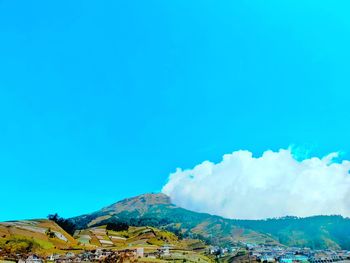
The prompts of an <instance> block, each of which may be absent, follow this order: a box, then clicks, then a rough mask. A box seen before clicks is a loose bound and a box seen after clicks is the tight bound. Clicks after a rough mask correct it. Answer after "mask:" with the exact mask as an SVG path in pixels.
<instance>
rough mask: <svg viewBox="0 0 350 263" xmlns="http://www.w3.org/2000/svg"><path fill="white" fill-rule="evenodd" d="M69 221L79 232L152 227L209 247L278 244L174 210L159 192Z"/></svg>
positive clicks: (215, 220)
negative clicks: (120, 224) (112, 227)
mask: <svg viewBox="0 0 350 263" xmlns="http://www.w3.org/2000/svg"><path fill="white" fill-rule="evenodd" d="M71 220H72V221H73V222H74V223H75V224H76V225H77V226H78V228H80V229H84V228H87V227H92V226H98V225H105V224H107V223H110V222H126V223H128V224H130V225H134V226H147V225H148V226H155V227H160V228H163V229H166V230H169V231H172V232H174V233H176V234H177V235H179V236H182V237H190V238H200V239H202V240H205V241H207V242H208V243H212V244H232V243H235V242H238V241H244V242H254V243H277V242H276V241H275V240H274V239H273V238H271V237H270V236H269V235H266V234H264V233H260V232H256V231H254V230H252V229H249V228H246V227H241V226H239V225H237V224H234V223H233V221H232V220H229V219H225V218H222V217H219V216H213V215H210V214H206V213H197V212H193V211H189V210H186V209H184V208H181V207H177V206H176V205H174V204H172V203H171V200H170V198H169V197H168V196H166V195H164V194H161V193H158V194H144V195H140V196H137V197H133V198H128V199H125V200H122V201H120V202H117V203H115V204H112V205H110V206H107V207H105V208H102V209H101V210H99V211H96V212H94V213H91V214H87V215H83V216H79V217H75V218H72V219H71Z"/></svg>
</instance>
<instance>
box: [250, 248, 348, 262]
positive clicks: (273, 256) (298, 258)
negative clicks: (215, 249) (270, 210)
mask: <svg viewBox="0 0 350 263" xmlns="http://www.w3.org/2000/svg"><path fill="white" fill-rule="evenodd" d="M246 248H247V250H248V253H249V257H250V258H251V259H252V260H256V261H258V262H263V263H273V262H279V263H332V262H342V261H347V260H350V251H346V250H340V251H334V250H312V249H310V248H297V247H282V246H267V245H253V244H246ZM349 262H350V261H349Z"/></svg>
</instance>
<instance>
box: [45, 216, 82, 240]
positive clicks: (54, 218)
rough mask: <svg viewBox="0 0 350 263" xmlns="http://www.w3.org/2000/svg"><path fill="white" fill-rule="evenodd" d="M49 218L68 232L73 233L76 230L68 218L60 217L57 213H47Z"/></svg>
mask: <svg viewBox="0 0 350 263" xmlns="http://www.w3.org/2000/svg"><path fill="white" fill-rule="evenodd" d="M47 218H48V219H49V220H52V221H54V222H55V223H56V224H57V225H59V226H60V227H62V228H63V230H65V231H66V232H67V233H68V234H70V235H73V234H74V232H75V230H76V225H75V224H74V223H73V222H72V221H71V220H69V219H64V218H63V217H60V216H59V215H58V214H57V213H56V214H53V215H48V216H47Z"/></svg>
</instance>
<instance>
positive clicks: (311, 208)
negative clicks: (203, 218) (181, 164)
mask: <svg viewBox="0 0 350 263" xmlns="http://www.w3.org/2000/svg"><path fill="white" fill-rule="evenodd" d="M337 156H338V154H337V153H331V154H329V155H327V156H325V157H323V158H317V157H313V158H309V159H305V160H302V161H299V160H297V159H296V158H295V157H294V156H293V154H292V151H291V149H281V150H279V151H278V152H273V151H266V152H264V153H263V155H262V156H261V157H258V158H255V157H253V155H252V153H251V152H249V151H235V152H233V153H231V154H226V155H224V156H223V159H222V161H221V162H219V163H217V164H215V163H212V162H209V161H205V162H203V163H201V164H199V165H197V166H195V167H194V168H193V169H189V170H182V169H179V168H178V169H177V170H176V172H175V173H173V174H171V175H170V177H169V181H168V183H167V184H166V185H165V186H164V187H163V189H162V192H163V193H165V194H167V195H169V196H170V197H171V199H172V201H173V203H175V204H176V205H178V206H181V207H184V208H187V209H190V210H194V211H198V212H207V213H211V214H216V215H220V216H224V217H227V218H239V219H261V218H270V217H281V216H286V215H293V216H300V217H305V216H311V215H321V214H322V215H329V214H341V215H344V216H350V174H349V170H350V162H349V161H342V162H341V163H335V162H333V160H334V158H336V157H337Z"/></svg>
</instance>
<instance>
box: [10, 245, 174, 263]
mask: <svg viewBox="0 0 350 263" xmlns="http://www.w3.org/2000/svg"><path fill="white" fill-rule="evenodd" d="M170 254H171V253H170V246H167V245H166V246H163V247H160V248H159V249H157V250H154V251H147V252H146V251H144V248H143V247H138V248H130V249H124V250H109V249H96V250H90V251H84V252H80V253H73V252H68V253H66V254H52V255H50V256H48V257H46V258H43V257H40V256H38V255H35V254H30V255H20V254H18V255H12V256H11V258H7V261H9V262H11V260H13V262H18V263H44V262H55V263H72V262H117V260H118V259H129V260H130V259H137V258H143V257H147V258H160V257H167V256H170ZM118 262H119V261H118Z"/></svg>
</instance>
